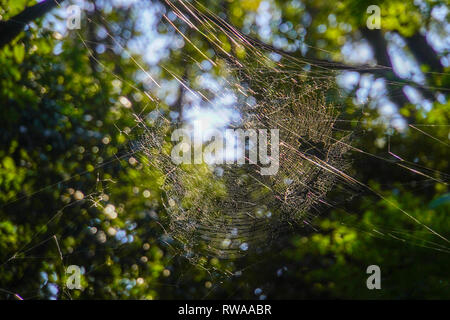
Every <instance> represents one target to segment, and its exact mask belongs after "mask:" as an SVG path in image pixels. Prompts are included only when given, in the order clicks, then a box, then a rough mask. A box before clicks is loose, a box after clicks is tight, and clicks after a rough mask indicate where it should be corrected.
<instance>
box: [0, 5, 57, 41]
mask: <svg viewBox="0 0 450 320" xmlns="http://www.w3.org/2000/svg"><path fill="white" fill-rule="evenodd" d="M63 1H64V0H59V3H61V2H63ZM57 5H58V2H56V1H55V0H45V1H43V2H40V3H38V4H35V5H34V6H31V7H28V8H25V9H24V10H23V11H22V12H20V13H19V14H17V15H15V16H14V17H12V18H10V19H9V20H7V21H0V49H1V48H3V47H4V46H5V45H7V44H8V43H10V42H11V41H12V40H14V38H16V37H17V36H18V35H19V34H20V32H22V30H23V28H24V27H25V26H26V25H27V24H28V23H30V22H31V21H33V20H35V19H37V18H39V17H42V16H43V15H45V14H46V13H47V12H49V11H50V10H51V9H53V8H54V7H56V6H57Z"/></svg>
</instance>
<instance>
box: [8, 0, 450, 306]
mask: <svg viewBox="0 0 450 320" xmlns="http://www.w3.org/2000/svg"><path fill="white" fill-rule="evenodd" d="M36 3H37V2H36V1H29V0H0V22H1V24H0V30H1V32H0V37H1V44H2V45H1V48H0V66H1V68H0V75H1V76H0V105H1V117H0V122H1V126H0V131H1V135H0V297H1V298H2V299H14V298H17V296H15V294H16V295H19V296H20V297H22V298H24V299H33V298H34V299H70V298H73V299H77V298H83V299H90V298H96V299H129V298H132V299H173V298H177V299H180V298H182V299H194V298H207V299H210V298H230V299H266V298H267V299H281V298H286V299H305V298H306V299H307V298H350V299H361V298H383V299H401V298H450V277H449V275H450V273H449V267H448V266H449V265H450V254H449V253H450V251H449V248H450V245H449V243H448V242H447V241H445V240H443V239H440V238H439V237H436V236H435V235H432V234H431V233H430V232H428V231H427V230H426V229H425V228H424V227H423V226H421V225H419V224H417V223H415V222H414V221H412V219H410V218H408V217H407V216H406V215H405V214H403V213H402V212H401V211H399V210H398V209H396V208H395V207H393V206H392V205H390V204H389V203H387V202H386V201H383V200H381V199H380V198H379V197H378V196H377V195H376V194H374V193H371V192H361V193H358V194H355V196H354V197H353V198H352V199H351V200H349V201H347V202H345V203H343V204H340V205H339V206H336V207H335V208H332V209H329V210H327V211H326V212H323V213H322V214H321V215H319V216H318V217H317V218H316V219H315V221H314V228H313V229H308V228H299V230H298V231H296V232H293V233H292V234H290V235H287V236H284V237H283V238H281V239H280V241H278V242H277V243H276V245H274V246H273V247H271V248H270V249H269V250H267V251H266V252H263V253H261V254H259V255H252V256H248V257H246V258H244V259H241V260H238V261H234V262H228V261H219V260H217V259H214V258H212V259H209V260H208V261H207V262H206V264H208V265H210V266H218V265H221V264H226V265H227V267H228V268H230V269H232V270H238V272H236V273H235V274H234V275H233V276H226V275H223V274H221V273H215V272H211V271H208V270H209V269H203V268H200V267H197V266H194V265H192V264H191V263H190V262H189V261H187V260H186V259H185V258H183V257H182V256H181V255H179V254H176V252H174V251H173V250H171V248H170V247H169V246H167V245H166V244H165V242H164V241H162V237H163V230H162V228H161V225H160V223H159V217H163V216H164V214H165V212H164V209H163V207H162V206H161V203H160V201H161V200H160V199H161V198H160V194H159V185H158V179H157V178H156V177H155V176H154V174H153V173H152V169H151V168H143V167H142V164H139V162H137V161H135V160H133V159H134V158H130V157H129V156H127V154H126V148H127V142H128V141H129V139H130V136H131V135H132V132H133V128H134V127H135V125H136V123H135V117H134V115H133V112H132V111H135V112H141V111H142V110H144V112H150V111H151V110H152V109H154V108H155V105H154V104H152V103H151V101H149V100H148V99H147V98H146V97H145V96H144V95H143V94H141V93H142V92H145V91H149V92H152V94H155V95H156V96H158V97H159V98H160V99H161V100H162V101H164V106H163V107H162V108H163V109H165V110H167V111H168V112H170V111H171V112H172V113H171V115H172V116H173V117H181V116H182V115H183V107H184V106H183V95H184V94H185V92H184V90H183V88H182V87H181V86H179V85H178V83H177V82H176V81H173V77H171V75H170V74H169V73H168V72H167V71H166V70H165V69H163V68H161V67H159V63H160V62H164V65H165V66H169V67H170V70H172V71H173V72H175V73H176V74H177V75H178V76H179V77H180V78H182V79H184V80H185V81H186V82H187V83H190V82H192V83H194V80H195V77H196V76H197V75H198V71H196V70H198V69H197V66H196V62H195V61H196V60H197V61H203V60H204V59H205V58H204V56H203V55H202V54H200V53H199V52H198V51H197V50H196V49H195V48H193V46H192V45H190V44H189V43H188V42H186V41H184V39H183V38H181V37H180V36H177V35H176V33H175V32H174V30H173V28H172V27H171V26H170V25H168V24H167V23H166V22H165V21H164V20H163V19H162V17H161V16H162V14H163V13H166V15H168V16H169V17H170V11H171V9H170V8H169V7H168V6H167V4H165V3H164V2H157V1H144V0H141V1H125V0H122V1H119V0H102V1H87V0H86V1H60V3H61V7H62V8H60V7H58V5H55V4H54V2H53V1H52V0H48V1H43V2H41V3H40V4H41V10H40V11H38V12H32V11H30V10H29V9H30V8H33V7H32V6H33V5H36ZM200 3H201V4H203V5H205V6H206V7H207V8H209V9H210V10H212V11H213V12H214V13H215V14H216V15H218V16H219V17H222V18H224V19H226V20H227V21H228V22H230V23H232V24H233V25H234V26H235V27H236V28H238V29H240V30H242V31H243V32H244V33H245V34H248V35H250V36H252V37H254V38H256V39H259V40H260V41H262V42H265V43H268V44H270V45H272V46H274V47H275V48H277V49H280V50H284V51H286V52H289V53H290V54H291V55H293V56H297V57H300V58H308V59H313V60H312V61H317V62H322V63H326V62H327V61H333V62H336V63H339V65H337V64H336V65H335V66H339V68H340V69H342V70H343V72H342V74H341V75H340V76H338V77H337V79H336V81H337V82H338V85H339V86H340V87H341V88H342V90H341V96H340V98H339V99H340V100H339V103H340V104H341V105H342V106H343V107H342V108H343V113H344V115H345V119H347V120H349V121H353V122H351V124H352V126H353V128H354V129H355V130H358V132H359V134H358V137H357V139H356V141H355V147H356V148H359V149H361V150H363V151H364V153H358V152H352V153H351V159H352V172H351V174H352V175H353V176H354V177H356V178H357V179H358V180H359V181H361V182H362V183H364V184H367V185H369V186H370V187H371V188H372V189H374V190H376V192H377V193H379V194H381V195H383V196H384V197H386V198H387V199H389V200H390V201H391V202H392V203H394V204H396V206H398V207H400V208H402V209H403V210H405V211H406V212H408V213H409V214H411V215H412V216H413V217H414V218H416V219H418V220H420V221H422V222H423V223H425V224H426V225H428V226H429V227H431V228H433V229H434V230H436V231H437V232H439V233H440V234H442V235H443V236H445V237H447V238H449V237H450V217H449V214H450V210H449V209H450V201H449V193H448V192H449V191H448V184H447V183H448V181H449V178H448V177H449V174H450V172H449V158H450V153H449V139H450V133H449V123H450V103H449V102H448V100H447V92H448V90H449V89H450V85H449V84H450V79H449V73H448V72H449V68H450V67H449V66H450V55H449V52H448V50H449V48H450V43H449V38H450V37H449V29H450V26H449V21H448V18H449V13H448V12H449V9H448V7H447V5H446V1H428V0H416V1H400V0H398V1H397V0H395V1H379V0H370V1H365V0H340V1H317V0H315V1H309V0H304V1H300V0H290V1H278V0H264V1H261V0H241V1H237V0H235V1H232V0H202V1H200ZM45 4H47V5H48V7H46V8H45V10H42V8H43V7H42V6H43V5H45ZM70 4H77V5H79V6H80V7H81V8H82V11H81V12H82V16H81V17H82V19H81V29H79V30H66V29H65V27H64V26H65V18H64V17H65V16H64V14H65V8H66V7H67V6H68V5H70ZM373 4H375V5H378V6H379V7H380V8H381V29H374V30H369V29H368V28H367V27H366V21H367V18H368V17H369V15H370V14H369V13H367V11H366V9H367V7H368V6H370V5H373ZM27 8H28V9H27ZM27 10H28V11H27ZM173 21H174V24H175V25H177V27H178V28H179V29H180V30H181V31H182V32H183V33H184V34H185V35H186V37H187V38H189V39H190V40H191V41H192V42H193V43H195V45H196V46H197V47H198V48H200V49H201V51H202V52H203V53H204V54H206V55H207V56H208V57H209V58H211V59H214V58H215V57H214V55H215V53H214V51H212V50H210V49H209V47H208V43H207V42H206V41H205V39H204V38H202V36H201V35H200V34H196V33H195V32H193V31H192V29H189V28H188V27H187V26H186V25H185V24H183V22H182V21H180V20H177V19H173ZM19 27H20V30H19V31H20V32H18V33H17V36H14V37H13V36H12V35H13V33H14V32H15V31H14V30H15V28H19ZM8 35H10V37H8ZM109 35H112V37H110V36H109ZM11 37H12V39H10V38H11ZM124 48H127V51H126V52H131V53H132V56H130V55H128V54H126V52H125V50H124ZM226 49H227V50H231V48H226ZM131 57H132V58H131ZM190 57H193V58H195V59H190ZM375 63H376V64H378V65H381V66H385V67H386V68H384V69H380V68H373V69H371V68H360V67H358V66H361V65H371V64H375ZM139 66H143V69H145V70H148V72H149V73H150V74H151V75H152V76H154V77H155V78H157V79H158V81H159V82H160V83H161V84H162V86H161V88H157V87H155V86H154V85H152V84H151V83H149V82H148V81H146V80H145V77H143V72H142V69H141V68H139ZM330 67H331V65H330ZM214 72H216V73H217V74H219V72H218V71H217V70H214V68H213V70H211V73H214ZM361 110H362V111H361ZM361 112H363V115H364V117H363V118H362V119H363V121H359V120H361ZM380 119H381V120H383V121H380ZM386 119H387V120H386ZM411 125H412V126H411ZM418 129H420V130H418ZM388 147H389V149H388ZM389 151H391V152H392V153H394V154H395V155H398V156H400V157H401V158H403V159H406V160H407V161H410V162H411V163H414V164H415V166H414V167H413V168H414V169H416V170H419V171H420V172H421V173H423V174H417V173H415V172H412V171H411V170H406V169H405V168H403V167H401V166H400V165H401V163H399V161H398V158H396V157H395V156H393V155H392V153H389ZM371 155H375V156H377V157H381V158H385V159H387V160H388V161H384V160H380V159H379V158H377V157H373V156H371ZM424 174H425V175H424ZM373 264H376V265H379V266H380V268H381V274H382V280H381V284H382V289H381V290H368V289H367V287H366V279H367V277H368V275H367V274H366V268H367V267H368V266H369V265H373ZM69 265H79V266H83V268H82V270H83V274H82V285H83V287H84V289H83V290H69V289H68V288H66V286H65V283H66V280H67V275H66V274H65V268H66V267H67V266H69Z"/></svg>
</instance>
